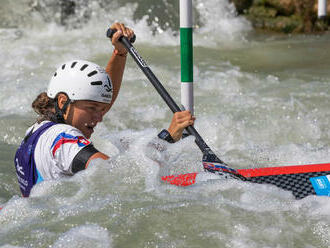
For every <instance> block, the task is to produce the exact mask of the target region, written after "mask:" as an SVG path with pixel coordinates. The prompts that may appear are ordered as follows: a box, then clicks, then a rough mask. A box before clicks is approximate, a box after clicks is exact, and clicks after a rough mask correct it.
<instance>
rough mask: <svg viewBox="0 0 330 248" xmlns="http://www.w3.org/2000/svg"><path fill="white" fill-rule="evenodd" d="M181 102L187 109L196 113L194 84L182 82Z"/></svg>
mask: <svg viewBox="0 0 330 248" xmlns="http://www.w3.org/2000/svg"><path fill="white" fill-rule="evenodd" d="M181 104H182V106H183V107H184V109H185V110H189V111H190V112H191V114H192V115H193V114H194V84H193V83H191V82H190V83H186V82H181Z"/></svg>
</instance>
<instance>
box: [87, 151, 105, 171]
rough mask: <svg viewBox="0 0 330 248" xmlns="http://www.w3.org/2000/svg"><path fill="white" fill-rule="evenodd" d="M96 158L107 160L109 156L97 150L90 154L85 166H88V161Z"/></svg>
mask: <svg viewBox="0 0 330 248" xmlns="http://www.w3.org/2000/svg"><path fill="white" fill-rule="evenodd" d="M97 158H101V159H103V160H107V159H109V158H110V157H109V156H108V155H105V154H104V153H102V152H97V153H95V154H94V155H92V156H91V157H90V158H89V159H88V161H87V163H86V167H85V168H87V167H88V165H89V163H90V162H91V161H92V160H93V159H97Z"/></svg>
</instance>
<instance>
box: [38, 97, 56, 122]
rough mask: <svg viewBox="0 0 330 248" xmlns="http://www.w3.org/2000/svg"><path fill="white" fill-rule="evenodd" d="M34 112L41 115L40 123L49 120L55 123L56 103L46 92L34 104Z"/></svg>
mask: <svg viewBox="0 0 330 248" xmlns="http://www.w3.org/2000/svg"><path fill="white" fill-rule="evenodd" d="M32 108H33V110H34V111H35V112H36V113H37V114H38V115H39V117H38V120H37V121H38V123H40V122H42V121H45V120H48V121H55V122H56V117H55V101H54V99H52V98H49V97H48V96H47V93H46V92H42V93H40V94H39V95H38V96H37V98H36V99H35V100H34V101H33V103H32Z"/></svg>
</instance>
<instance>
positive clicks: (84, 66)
mask: <svg viewBox="0 0 330 248" xmlns="http://www.w3.org/2000/svg"><path fill="white" fill-rule="evenodd" d="M87 66H88V65H87V64H84V65H83V66H82V67H81V68H80V70H81V71H83V70H85V69H86V67H87Z"/></svg>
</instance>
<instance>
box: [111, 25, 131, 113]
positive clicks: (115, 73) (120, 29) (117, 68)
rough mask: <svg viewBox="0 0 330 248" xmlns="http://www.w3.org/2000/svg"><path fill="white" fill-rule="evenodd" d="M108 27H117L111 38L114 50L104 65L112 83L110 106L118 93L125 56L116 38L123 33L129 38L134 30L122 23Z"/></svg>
mask: <svg viewBox="0 0 330 248" xmlns="http://www.w3.org/2000/svg"><path fill="white" fill-rule="evenodd" d="M110 28H111V29H117V32H116V33H115V34H114V35H113V37H112V40H111V41H112V45H113V46H114V52H113V53H112V56H111V58H110V60H109V62H108V65H107V67H106V72H107V73H108V74H109V76H110V78H111V81H112V85H113V95H112V101H111V103H110V107H111V106H112V104H113V103H114V101H115V100H116V98H117V96H118V93H119V89H120V86H121V82H122V79H123V74H124V69H125V64H126V57H127V50H126V48H125V47H124V46H123V45H122V44H121V42H120V41H119V40H118V39H119V38H120V37H121V36H123V35H124V36H126V37H128V38H129V39H130V38H131V37H133V35H134V32H133V30H131V29H129V28H127V27H125V25H124V24H122V23H114V24H112V25H111V27H110Z"/></svg>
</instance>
